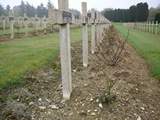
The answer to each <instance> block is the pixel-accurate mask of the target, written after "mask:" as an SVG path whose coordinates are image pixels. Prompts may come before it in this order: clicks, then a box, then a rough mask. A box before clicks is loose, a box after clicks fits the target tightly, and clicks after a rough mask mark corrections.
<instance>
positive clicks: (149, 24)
mask: <svg viewBox="0 0 160 120" xmlns="http://www.w3.org/2000/svg"><path fill="white" fill-rule="evenodd" d="M148 26H149V33H151V21H149V22H148Z"/></svg>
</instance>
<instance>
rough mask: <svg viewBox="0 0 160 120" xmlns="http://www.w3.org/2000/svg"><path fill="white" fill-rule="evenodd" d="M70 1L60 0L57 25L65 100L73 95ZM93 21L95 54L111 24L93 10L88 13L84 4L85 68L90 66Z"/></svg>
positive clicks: (92, 49) (82, 24) (82, 23)
mask: <svg viewBox="0 0 160 120" xmlns="http://www.w3.org/2000/svg"><path fill="white" fill-rule="evenodd" d="M68 2H69V1H68V0H58V7H59V9H58V11H57V12H58V14H57V20H56V21H57V24H59V26H60V32H59V33H60V34H59V35H60V58H61V77H62V92H63V98H64V99H66V100H69V99H70V96H71V93H72V73H71V49H70V48H71V46H70V24H71V23H72V14H71V13H70V12H69V6H68ZM89 19H90V20H89ZM89 21H91V22H90V23H91V36H92V37H91V52H92V54H94V52H95V50H96V46H98V44H99V43H100V42H101V41H102V40H103V38H102V33H103V29H104V28H106V27H108V26H109V25H110V24H111V23H110V21H108V20H107V19H106V18H105V17H103V16H102V15H101V14H100V13H99V12H97V11H94V10H92V11H91V13H90V14H88V12H87V3H86V2H82V20H81V26H82V51H83V66H84V67H87V66H88V53H89V52H88V24H89Z"/></svg>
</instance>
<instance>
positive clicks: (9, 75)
mask: <svg viewBox="0 0 160 120" xmlns="http://www.w3.org/2000/svg"><path fill="white" fill-rule="evenodd" d="M80 34H81V32H80V29H79V28H76V29H72V30H71V40H72V42H74V41H77V40H80ZM58 35H59V34H58V33H53V34H48V35H45V36H38V37H30V38H25V37H24V38H23V39H16V40H13V41H8V42H1V43H0V89H2V88H4V87H6V86H9V85H13V84H15V83H19V82H21V81H23V80H22V79H23V76H24V74H25V73H26V72H30V71H33V70H35V69H38V68H40V67H42V66H44V65H46V64H49V63H51V62H52V61H54V58H55V57H56V56H57V54H58V51H59V36H58Z"/></svg>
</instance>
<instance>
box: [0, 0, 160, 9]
mask: <svg viewBox="0 0 160 120" xmlns="http://www.w3.org/2000/svg"><path fill="white" fill-rule="evenodd" d="M23 1H27V2H28V3H29V4H31V5H34V6H37V5H39V4H40V3H43V4H44V5H45V6H46V5H47V2H48V0H23ZM50 1H51V2H52V3H53V4H54V6H55V7H56V8H57V3H58V0H50ZM83 1H86V2H87V3H88V9H91V8H96V9H97V10H103V9H104V8H129V7H130V6H131V5H135V4H137V3H139V2H147V3H148V4H149V7H157V6H158V5H159V4H160V0H69V7H70V8H75V9H78V10H81V2H83ZM20 3H21V0H0V4H1V5H3V6H6V5H8V4H9V5H10V6H11V7H13V6H15V5H19V4H20Z"/></svg>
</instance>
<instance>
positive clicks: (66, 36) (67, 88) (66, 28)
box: [57, 0, 72, 100]
mask: <svg viewBox="0 0 160 120" xmlns="http://www.w3.org/2000/svg"><path fill="white" fill-rule="evenodd" d="M58 6H59V10H60V13H61V15H60V14H59V17H58V20H57V21H58V22H59V23H58V24H59V25H60V34H59V35H60V56H61V74H62V87H63V88H62V91H63V98H64V99H66V100H68V99H70V95H71V92H72V76H71V50H70V24H69V23H70V22H72V14H71V13H69V12H68V10H69V6H68V0H58Z"/></svg>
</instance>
